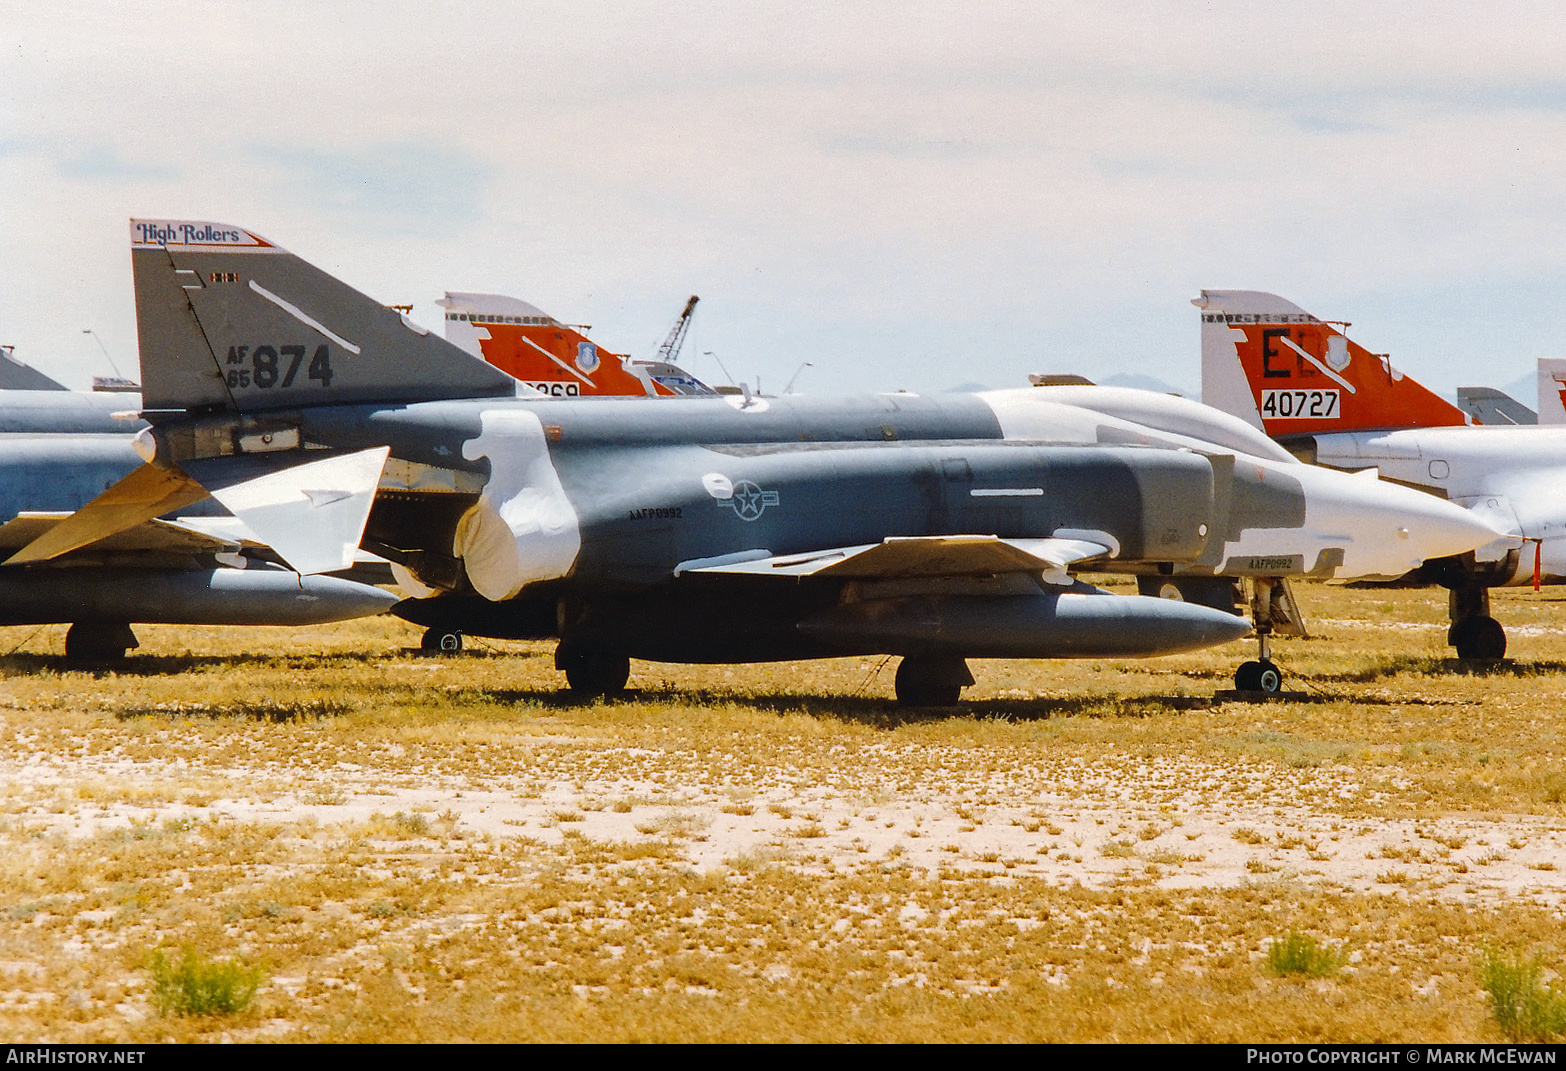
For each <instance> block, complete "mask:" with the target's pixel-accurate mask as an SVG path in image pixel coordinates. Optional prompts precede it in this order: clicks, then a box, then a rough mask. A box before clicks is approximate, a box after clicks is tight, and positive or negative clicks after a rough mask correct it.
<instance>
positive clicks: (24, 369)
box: [0, 346, 67, 390]
mask: <svg viewBox="0 0 1566 1071" xmlns="http://www.w3.org/2000/svg"><path fill="white" fill-rule="evenodd" d="M66 389H67V388H66V386H65V384H63V383H61V382H59V381H58V380H55V379H52V378H50V377H49V376H46V375H44V374H43V373H42V372H40V371H38V369H36V368H34V367H33V366H32V365H30V364H24V363H23V362H21V361H18V360H17V359H16V354H15V353H13V352H12V349H11V347H10V346H0V390H66Z"/></svg>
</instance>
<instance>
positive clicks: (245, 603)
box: [0, 221, 1566, 703]
mask: <svg viewBox="0 0 1566 1071" xmlns="http://www.w3.org/2000/svg"><path fill="white" fill-rule="evenodd" d="M132 261H133V266H134V274H135V281H136V301H137V318H138V331H139V336H140V350H141V354H140V355H141V362H142V377H143V382H144V384H145V391H146V393H145V398H144V399H137V398H132V397H127V396H125V395H83V394H78V393H75V392H68V391H63V390H42V389H38V390H21V391H15V390H9V391H4V395H3V397H4V398H5V399H7V400H9V402H10V404H8V405H0V480H3V481H4V483H3V484H0V509H4V510H5V511H6V512H5V514H4V515H5V516H9V517H12V518H13V519H12V520H11V521H9V522H8V523H6V524H4V525H0V547H4V548H6V549H7V550H9V551H11V552H12V554H11V557H10V559H9V561H8V562H7V563H6V565H5V567H4V568H0V621H3V622H7V623H15V622H21V621H45V620H61V619H62V618H63V619H65V620H71V621H73V622H75V624H73V628H72V630H71V633H70V634H69V636H68V644H67V646H68V652H69V653H72V654H75V655H77V656H84V657H108V656H117V655H119V654H123V652H124V650H125V649H126V648H127V647H130V646H134V643H135V639H134V636H133V634H131V632H130V629H129V624H130V622H131V621H132V620H136V621H183V622H188V623H207V622H223V623H290V622H294V621H306V620H329V619H333V618H337V617H345V616H353V615H355V614H359V613H367V612H378V611H379V610H381V609H383V608H384V607H385V606H386V605H387V604H388V603H389V602H391V601H393V598H392V596H389V595H387V594H386V593H384V592H383V591H381V590H379V589H377V588H373V587H369V586H367V585H363V584H356V583H354V582H353V581H351V580H346V579H342V578H340V577H334V576H329V575H325V574H329V573H332V572H337V571H340V570H343V569H345V568H346V567H347V566H349V565H352V564H353V562H354V559H355V556H356V555H362V553H363V552H364V551H373V552H375V553H376V554H379V555H381V556H382V557H384V558H385V559H386V560H388V561H390V562H391V563H392V570H393V572H394V573H395V575H396V576H397V578H398V580H399V582H400V584H401V586H402V587H403V588H404V590H405V591H408V592H410V593H411V594H412V596H413V597H412V598H409V599H406V600H404V601H402V602H400V603H398V604H397V605H396V606H395V608H394V612H396V613H398V614H399V615H400V616H403V617H404V618H406V619H408V620H411V621H415V622H418V623H421V624H424V625H426V626H427V627H428V628H429V633H428V634H427V637H426V642H427V643H429V644H434V645H439V646H448V647H449V646H456V645H457V644H458V643H460V636H461V635H463V634H469V635H479V636H496V637H505V638H544V637H552V638H555V639H557V640H558V641H559V645H558V648H557V654H556V661H557V664H558V665H559V667H560V668H561V669H563V670H565V672H566V675H567V680H568V681H569V683H570V684H571V686H572V687H573V688H574V689H576V690H578V691H583V692H600V691H606V690H613V689H616V688H618V687H621V686H623V685H624V683H625V681H626V677H627V674H628V669H629V659H630V658H632V657H637V658H647V659H652V660H663V661H674V662H680V661H690V662H698V661H699V662H709V661H752V660H770V659H792V658H806V657H825V656H831V655H843V654H875V653H886V654H896V655H901V656H902V657H903V662H902V664H901V666H900V668H899V671H898V675H897V692H898V696H899V698H900V699H901V700H902V701H904V702H908V703H937V702H940V703H945V702H951V701H954V700H955V699H956V698H957V696H958V694H959V693H960V690H961V688H962V687H964V686H966V685H967V684H969V683H971V682H972V678H971V675H970V674H969V671H968V669H967V666H966V659H968V658H972V657H1095V656H1103V655H1120V656H1135V655H1153V654H1163V653H1169V652H1173V651H1179V650H1188V649H1192V648H1196V647H1201V646H1206V645H1210V644H1214V643H1221V642H1225V641H1227V640H1230V639H1233V638H1236V637H1237V636H1239V635H1241V634H1243V633H1244V632H1246V631H1247V630H1248V628H1249V626H1248V625H1247V623H1246V622H1245V621H1244V619H1243V618H1242V617H1241V616H1237V615H1236V613H1235V611H1236V609H1237V597H1238V596H1239V594H1240V592H1241V587H1240V584H1241V582H1242V581H1245V579H1246V578H1249V583H1250V584H1251V587H1252V592H1253V597H1252V599H1251V601H1250V607H1249V609H1250V616H1251V625H1254V628H1255V631H1256V634H1257V637H1258V648H1259V650H1258V657H1257V658H1256V659H1255V660H1253V661H1251V662H1247V663H1246V664H1245V665H1243V666H1241V667H1240V670H1239V671H1238V672H1237V674H1236V684H1237V686H1238V687H1240V688H1243V689H1261V690H1266V691H1276V690H1277V689H1278V688H1279V687H1280V686H1281V680H1282V678H1281V674H1280V673H1279V671H1278V669H1277V667H1276V666H1275V665H1274V664H1273V663H1272V661H1271V659H1270V638H1271V636H1272V635H1274V634H1276V633H1279V632H1288V631H1291V630H1293V631H1298V630H1300V629H1301V628H1302V627H1303V626H1302V623H1301V622H1300V620H1299V616H1298V611H1297V609H1296V608H1295V607H1294V604H1293V600H1292V597H1291V595H1290V592H1289V589H1288V581H1289V579H1290V578H1293V577H1301V576H1309V577H1339V578H1351V577H1357V578H1393V577H1399V576H1403V575H1405V574H1407V573H1408V572H1409V571H1410V570H1415V569H1417V570H1421V571H1422V573H1423V574H1424V575H1426V576H1429V577H1431V578H1433V579H1436V580H1438V581H1439V582H1442V583H1445V584H1447V585H1448V586H1449V587H1451V588H1452V589H1453V596H1452V607H1453V630H1452V638H1453V642H1454V643H1455V644H1456V645H1457V646H1458V650H1459V653H1460V654H1462V655H1464V656H1485V657H1491V656H1498V655H1499V653H1500V651H1502V650H1504V632H1501V631H1500V627H1499V626H1498V625H1497V624H1496V623H1495V622H1494V621H1493V619H1491V618H1490V617H1489V612H1488V587H1489V586H1491V585H1493V584H1496V583H1506V582H1511V583H1525V582H1528V580H1529V579H1530V578H1532V579H1534V580H1535V581H1536V582H1537V581H1544V582H1553V581H1556V580H1559V579H1561V578H1562V577H1563V576H1566V565H1563V564H1561V563H1560V560H1559V559H1560V557H1561V555H1562V554H1566V543H1562V542H1560V541H1559V536H1560V532H1559V528H1558V526H1559V524H1560V519H1559V518H1558V517H1556V516H1555V515H1554V514H1552V513H1551V512H1550V510H1551V509H1552V508H1553V507H1551V506H1550V505H1549V498H1548V495H1547V494H1546V493H1544V490H1543V488H1542V487H1541V488H1538V490H1539V492H1540V493H1537V494H1535V493H1534V491H1535V487H1534V485H1533V484H1532V483H1530V482H1529V481H1528V480H1527V479H1525V480H1524V481H1523V482H1522V483H1521V484H1519V483H1518V482H1517V480H1516V475H1517V473H1516V470H1517V467H1518V466H1517V464H1516V459H1517V458H1518V457H1519V456H1522V455H1523V454H1526V455H1527V456H1528V457H1529V458H1530V459H1536V460H1535V461H1530V464H1534V465H1535V469H1536V470H1537V472H1538V473H1543V472H1544V471H1545V467H1546V466H1547V464H1548V458H1549V456H1550V454H1551V452H1552V451H1553V450H1554V443H1553V440H1550V439H1547V438H1546V437H1547V436H1549V435H1550V434H1552V433H1551V432H1550V431H1549V430H1548V429H1521V428H1513V429H1511V434H1512V438H1513V439H1515V442H1513V441H1511V440H1505V441H1503V437H1502V436H1500V435H1498V434H1497V433H1498V432H1499V431H1500V429H1493V428H1490V429H1483V430H1484V431H1485V432H1486V433H1487V438H1486V439H1485V440H1484V443H1485V448H1484V449H1480V448H1479V444H1480V440H1479V439H1476V438H1475V437H1473V436H1472V435H1471V434H1469V433H1470V432H1471V431H1474V430H1480V429H1471V428H1468V427H1467V424H1468V419H1469V418H1468V417H1467V416H1466V415H1465V414H1464V413H1463V412H1462V411H1461V410H1458V409H1456V408H1455V407H1452V406H1451V405H1450V404H1449V403H1446V402H1444V401H1442V400H1441V399H1439V398H1438V397H1436V396H1435V395H1433V394H1431V393H1430V392H1428V391H1425V390H1423V388H1420V387H1419V386H1418V385H1417V384H1415V383H1413V381H1411V380H1408V379H1406V377H1403V376H1401V375H1400V374H1398V373H1396V372H1395V370H1393V369H1392V368H1391V366H1390V364H1389V363H1387V362H1386V361H1385V360H1384V359H1380V358H1377V357H1375V356H1373V355H1370V354H1367V353H1366V352H1365V351H1363V350H1362V349H1361V348H1360V347H1358V346H1356V345H1355V344H1354V343H1352V342H1350V341H1349V340H1348V339H1347V338H1346V337H1345V336H1344V335H1343V334H1342V333H1341V332H1340V331H1337V330H1336V329H1335V328H1334V327H1333V326H1332V325H1331V324H1325V323H1323V322H1321V321H1319V320H1317V319H1316V318H1315V317H1312V316H1310V315H1309V314H1308V313H1305V312H1304V311H1303V310H1301V309H1299V308H1298V307H1297V306H1294V305H1292V304H1291V303H1288V302H1285V301H1283V300H1282V299H1279V298H1276V297H1274V296H1272V295H1265V294H1258V293H1256V292H1249V291H1205V292H1204V293H1203V296H1202V298H1201V299H1199V300H1198V302H1197V303H1198V304H1199V305H1201V306H1202V308H1203V316H1202V319H1203V377H1204V378H1203V389H1204V394H1205V395H1206V397H1207V398H1208V400H1209V401H1214V402H1216V403H1217V404H1218V405H1219V407H1220V408H1221V409H1223V410H1226V411H1227V415H1226V413H1225V412H1219V411H1217V410H1215V409H1213V408H1209V407H1207V406H1201V405H1197V404H1195V403H1192V402H1188V401H1185V400H1183V399H1179V398H1173V397H1167V396H1161V395H1156V394H1150V393H1147V392H1141V391H1131V390H1124V389H1117V388H1104V387H1092V386H1045V387H1035V388H1024V389H1019V390H1012V391H990V392H983V393H980V394H975V395H966V396H961V395H957V396H954V395H946V396H942V397H941V398H938V399H936V398H921V397H919V396H917V395H911V394H902V393H900V394H895V395H875V396H867V397H858V398H839V399H829V398H807V397H798V396H789V397H783V398H762V397H759V396H751V395H749V394H741V395H732V396H719V395H717V394H716V393H715V392H714V391H712V389H711V388H708V387H707V386H706V385H705V384H702V383H700V381H698V380H696V379H695V378H694V377H690V376H689V375H687V374H686V373H684V372H683V371H682V370H680V369H679V368H678V367H676V366H674V365H672V364H668V363H663V362H637V361H632V360H630V359H629V358H626V357H625V356H624V355H618V354H613V353H609V352H608V351H603V350H600V349H599V348H598V347H597V346H596V345H595V344H593V343H592V342H591V341H590V340H589V339H588V338H587V337H586V336H585V334H584V333H583V331H582V330H581V329H578V328H577V327H574V326H572V325H567V324H562V323H560V322H559V321H557V320H555V319H554V318H552V317H550V316H548V315H547V314H545V313H543V312H542V310H539V309H537V308H536V307H535V306H532V305H529V304H527V303H525V302H521V301H518V300H516V299H513V298H505V297H500V296H497V295H484V294H467V293H460V294H459V293H450V294H448V295H447V297H446V299H445V300H444V301H443V302H442V304H443V306H444V307H445V310H446V327H447V331H446V333H447V336H448V339H449V341H447V340H442V339H440V338H437V337H435V336H434V335H432V334H430V333H429V332H428V331H426V330H425V329H424V328H422V327H421V326H419V325H417V324H415V323H413V322H412V321H410V320H409V319H408V318H407V317H406V316H403V315H400V314H398V313H397V312H396V311H394V310H391V309H388V308H385V307H383V306H381V305H379V304H378V303H376V302H374V301H372V300H371V299H369V298H367V297H365V296H364V295H362V294H359V293H357V292H356V291H354V290H352V289H351V288H350V287H348V286H347V285H345V284H343V283H341V282H340V281H338V280H336V279H334V278H332V277H331V276H329V275H327V274H326V273H324V272H321V271H320V270H318V269H316V268H314V267H312V266H311V265H308V264H306V263H305V262H303V261H301V260H299V259H298V258H296V257H294V256H292V255H291V254H288V253H287V252H286V251H284V250H282V249H281V248H279V247H278V246H276V245H274V244H272V243H269V242H267V241H266V240H264V239H262V238H260V237H259V236H257V235H254V234H253V233H251V232H249V231H246V230H244V229H242V228H236V227H227V226H222V227H220V226H216V225H208V224H187V223H184V222H182V221H174V222H167V221H133V223H132ZM479 358H482V359H479ZM1378 369H1379V370H1380V371H1379V373H1378V372H1377V370H1378ZM5 371H6V369H5V367H4V365H3V363H0V373H4V372H5ZM1378 374H1379V378H1377V375H1378ZM519 380H521V383H520V384H519V382H518V381H519ZM1285 380H1287V382H1285ZM4 381H5V379H4V376H3V375H0V384H3V383H4ZM34 385H36V384H34ZM49 386H51V387H57V386H58V385H57V384H49ZM613 395H620V396H622V397H610V396H613ZM624 395H631V396H633V397H623V396H624ZM653 397H657V398H661V399H662V401H660V402H658V403H657V404H655V405H651V406H649V405H648V404H647V402H648V400H649V399H650V398H653ZM589 399H591V401H589ZM1481 401H1483V399H1481ZM1507 402H1510V399H1505V398H1504V396H1500V398H1499V399H1496V398H1493V397H1492V398H1489V399H1488V401H1484V404H1490V405H1496V406H1501V407H1503V408H1502V409H1498V410H1497V411H1498V412H1503V414H1504V413H1505V412H1514V410H1513V411H1506V410H1504V406H1505V404H1506V403H1507ZM138 404H139V405H140V406H143V407H144V408H142V409H141V410H140V415H139V416H138V413H137V409H138ZM1476 404H1477V403H1476ZM141 417H145V418H147V420H148V421H150V423H144V422H142V420H141V419H140V418H141ZM1503 418H1508V419H1509V417H1503ZM1416 423H1426V424H1433V425H1442V427H1440V428H1435V429H1432V430H1429V431H1423V432H1419V433H1417V434H1418V435H1419V436H1420V437H1419V438H1418V439H1417V440H1415V439H1413V438H1411V436H1412V435H1414V434H1416V433H1410V432H1399V431H1395V430H1391V429H1394V428H1407V427H1409V426H1410V425H1413V424H1416ZM1371 431H1374V432H1375V434H1371V433H1370V432H1371ZM1540 431H1542V432H1543V433H1544V436H1546V437H1541V436H1540V435H1539V434H1538V433H1539V432H1540ZM132 432H134V435H132V434H131V433H132ZM1530 432H1531V433H1533V436H1534V437H1532V438H1527V437H1523V436H1525V434H1526V433H1530ZM1269 435H1271V436H1273V437H1274V438H1277V439H1278V440H1279V441H1280V442H1281V443H1282V444H1283V446H1284V447H1287V449H1284V448H1281V447H1280V446H1279V445H1277V444H1275V443H1274V442H1272V441H1271V440H1269V438H1268V436H1269ZM1465 435H1466V436H1467V437H1466V438H1464V436H1465ZM1441 436H1445V437H1446V438H1441ZM62 440H63V441H62ZM1519 451H1521V454H1520V453H1519ZM1528 451H1532V453H1528ZM1437 454H1439V455H1440V456H1439V457H1438V456H1436V455H1437ZM1383 455H1384V456H1383ZM1302 459H1304V460H1309V461H1314V462H1317V463H1318V464H1316V465H1309V464H1305V463H1303V461H1302ZM138 462H140V464H138ZM1438 462H1440V464H1438ZM1420 465H1423V468H1422V470H1420V471H1418V472H1416V471H1415V470H1416V469H1418V468H1419V466H1420ZM1443 465H1444V468H1443ZM1334 468H1336V469H1347V470H1350V472H1353V473H1354V474H1349V473H1345V472H1339V471H1333V469H1334ZM1368 469H1376V470H1379V473H1380V474H1381V475H1383V476H1389V477H1391V478H1392V480H1394V481H1395V482H1391V483H1389V482H1388V481H1387V480H1386V479H1382V478H1378V472H1377V471H1366V470H1368ZM7 470H9V471H7ZM1421 472H1422V473H1423V475H1422V476H1421V474H1420V473H1421ZM1438 473H1439V475H1438ZM1538 479H1539V482H1540V483H1544V482H1546V481H1545V478H1544V477H1543V476H1542V475H1541V476H1539V477H1538ZM1508 481H1509V482H1508ZM1405 485H1407V486H1405ZM1503 485H1504V486H1503ZM1410 487H1416V488H1419V489H1421V490H1422V491H1429V490H1436V491H1438V493H1437V494H1434V495H1432V494H1425V493H1418V492H1416V491H1414V490H1411V489H1409V488H1410ZM100 489H102V490H101V493H100ZM89 499H90V501H88V500H89ZM1443 499H1449V500H1450V501H1446V500H1443ZM1519 502H1525V503H1526V507H1525V508H1523V509H1521V510H1519V509H1518V503H1519ZM1530 510H1531V511H1532V512H1530ZM361 548H362V549H361ZM1529 548H1532V558H1533V560H1532V562H1531V563H1530V562H1528V561H1527V560H1526V559H1527V558H1528V556H1529V554H1528V552H1529ZM1530 564H1531V565H1532V570H1531V572H1530V570H1529V569H1528V568H1526V567H1527V566H1528V565H1530ZM238 566H246V567H247V568H237V567H238ZM1082 569H1092V570H1095V571H1110V572H1128V573H1134V574H1137V575H1138V578H1139V579H1138V587H1139V590H1140V591H1141V592H1142V594H1140V595H1137V596H1127V595H1111V594H1109V593H1108V592H1106V591H1104V590H1102V589H1097V588H1093V587H1091V586H1089V585H1086V584H1084V583H1082V582H1080V581H1078V580H1076V579H1075V577H1074V575H1073V573H1075V572H1076V571H1079V570H1082ZM236 593H240V594H242V597H238V598H236V597H235V596H236ZM1156 595H1163V596H1170V595H1178V596H1179V599H1178V601H1176V600H1172V599H1170V598H1167V597H1166V598H1162V599H1160V598H1154V597H1152V596H1156ZM1497 634H1499V640H1498V641H1497V639H1496V635H1497Z"/></svg>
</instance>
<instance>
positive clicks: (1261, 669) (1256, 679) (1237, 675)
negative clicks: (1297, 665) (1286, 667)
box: [1234, 661, 1283, 695]
mask: <svg viewBox="0 0 1566 1071" xmlns="http://www.w3.org/2000/svg"><path fill="white" fill-rule="evenodd" d="M1234 687H1235V690H1236V691H1241V692H1261V693H1262V694H1264V695H1277V694H1278V693H1279V692H1281V691H1283V671H1282V670H1280V669H1279V668H1278V667H1277V666H1275V665H1273V664H1272V663H1271V662H1265V661H1264V662H1245V663H1243V664H1242V665H1241V666H1240V668H1239V669H1237V670H1235V671H1234Z"/></svg>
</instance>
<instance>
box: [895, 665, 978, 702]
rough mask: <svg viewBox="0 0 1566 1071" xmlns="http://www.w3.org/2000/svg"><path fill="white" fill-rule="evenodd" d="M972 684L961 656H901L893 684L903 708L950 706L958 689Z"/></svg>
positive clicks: (959, 691) (960, 690)
mask: <svg viewBox="0 0 1566 1071" xmlns="http://www.w3.org/2000/svg"><path fill="white" fill-rule="evenodd" d="M972 683H973V675H972V674H971V673H969V672H968V664H967V663H966V662H965V661H963V660H962V659H961V658H904V659H903V660H902V662H901V663H900V664H899V665H898V667H897V677H896V679H895V680H894V682H893V687H894V689H895V690H896V692H897V703H898V705H899V706H904V707H954V706H956V705H957V701H958V700H959V699H961V698H962V690H963V688H964V687H966V686H967V685H969V684H972Z"/></svg>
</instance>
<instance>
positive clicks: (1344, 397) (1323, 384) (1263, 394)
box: [1191, 290, 1469, 439]
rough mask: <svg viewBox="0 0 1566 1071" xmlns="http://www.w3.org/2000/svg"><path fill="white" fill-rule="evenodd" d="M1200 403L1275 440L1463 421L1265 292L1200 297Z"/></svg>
mask: <svg viewBox="0 0 1566 1071" xmlns="http://www.w3.org/2000/svg"><path fill="white" fill-rule="evenodd" d="M1191 304H1193V305H1195V306H1196V307H1197V308H1199V309H1201V310H1202V401H1203V402H1205V403H1206V404H1208V405H1211V406H1214V407H1216V408H1218V409H1221V410H1223V411H1224V412H1226V413H1230V414H1232V415H1234V416H1237V417H1239V418H1240V419H1242V420H1245V421H1247V422H1248V423H1250V424H1252V425H1254V426H1255V427H1258V428H1260V429H1262V430H1263V431H1265V432H1266V433H1267V434H1268V435H1269V436H1271V437H1272V438H1274V439H1283V438H1288V437H1290V436H1294V435H1312V434H1319V433H1322V432H1329V431H1370V430H1390V429H1394V428H1429V427H1440V426H1444V425H1451V424H1467V423H1468V422H1469V421H1468V417H1467V415H1466V414H1465V413H1464V412H1463V411H1462V410H1461V409H1459V408H1458V407H1457V406H1455V405H1453V404H1452V403H1451V402H1449V401H1447V400H1446V399H1444V398H1442V397H1441V396H1440V395H1437V394H1435V393H1433V392H1432V391H1430V390H1428V389H1427V388H1425V387H1423V386H1421V385H1420V384H1418V383H1416V382H1414V380H1412V379H1410V378H1409V377H1407V376H1405V375H1403V373H1401V372H1399V371H1398V370H1397V369H1395V368H1393V367H1392V362H1391V361H1390V360H1389V359H1388V358H1387V356H1386V355H1385V354H1376V353H1371V352H1369V351H1368V350H1366V349H1365V348H1364V347H1363V346H1361V345H1359V344H1358V343H1356V342H1354V341H1352V340H1351V339H1349V337H1348V336H1347V335H1345V334H1344V333H1343V332H1342V331H1340V330H1338V326H1342V327H1347V326H1348V325H1347V324H1342V325H1334V324H1331V323H1328V322H1326V321H1323V320H1318V319H1317V318H1316V317H1314V316H1312V315H1311V314H1310V313H1308V312H1306V311H1305V310H1304V309H1302V308H1300V307H1299V306H1298V305H1296V304H1294V303H1293V302H1292V301H1286V300H1284V299H1283V298H1281V297H1278V296H1277V295H1276V294H1267V293H1263V292H1262V291H1259V290H1203V291H1202V296H1201V297H1199V298H1197V299H1195V300H1194V301H1192V302H1191Z"/></svg>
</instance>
